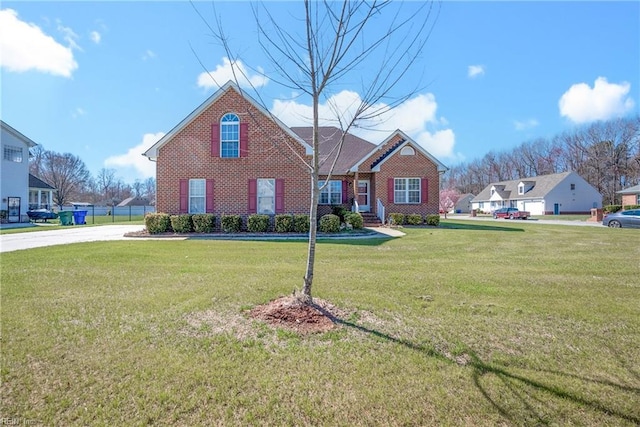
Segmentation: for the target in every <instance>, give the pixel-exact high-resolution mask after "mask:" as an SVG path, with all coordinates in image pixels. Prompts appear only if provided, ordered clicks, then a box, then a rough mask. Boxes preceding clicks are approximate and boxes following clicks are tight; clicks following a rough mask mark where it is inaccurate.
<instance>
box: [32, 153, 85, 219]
mask: <svg viewBox="0 0 640 427" xmlns="http://www.w3.org/2000/svg"><path fill="white" fill-rule="evenodd" d="M40 178H41V179H42V180H43V181H45V182H46V183H48V184H49V185H51V186H52V187H53V188H55V189H56V190H55V192H54V196H53V200H54V202H55V203H56V204H57V205H58V206H59V207H60V208H62V206H63V205H64V203H66V202H68V201H69V199H71V198H73V197H77V196H79V195H80V194H81V193H82V191H83V189H84V186H85V184H86V183H88V182H89V180H90V179H91V174H90V173H89V170H88V169H87V167H86V166H85V164H84V162H83V161H82V160H80V158H79V157H77V156H74V155H73V154H71V153H64V154H60V153H56V152H53V151H45V152H44V153H43V154H42V160H41V162H40Z"/></svg>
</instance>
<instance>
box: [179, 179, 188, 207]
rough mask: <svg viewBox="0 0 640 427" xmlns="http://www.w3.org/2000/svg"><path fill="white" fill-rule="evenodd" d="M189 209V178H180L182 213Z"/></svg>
mask: <svg viewBox="0 0 640 427" xmlns="http://www.w3.org/2000/svg"><path fill="white" fill-rule="evenodd" d="M188 211H189V180H186V179H181V180H180V213H181V214H183V213H187V212H188Z"/></svg>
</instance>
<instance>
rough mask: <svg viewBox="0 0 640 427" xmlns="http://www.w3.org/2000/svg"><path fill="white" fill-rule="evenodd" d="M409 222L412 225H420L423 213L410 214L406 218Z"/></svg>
mask: <svg viewBox="0 0 640 427" xmlns="http://www.w3.org/2000/svg"><path fill="white" fill-rule="evenodd" d="M406 221H407V224H410V225H420V224H422V215H420V214H409V215H407V218H406Z"/></svg>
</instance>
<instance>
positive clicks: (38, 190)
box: [29, 174, 55, 210]
mask: <svg viewBox="0 0 640 427" xmlns="http://www.w3.org/2000/svg"><path fill="white" fill-rule="evenodd" d="M54 191H55V188H53V187H52V186H50V185H49V184H47V183H46V182H44V181H43V180H41V179H40V178H38V177H37V176H35V175H31V174H29V210H32V209H47V210H50V209H52V208H53V192H54Z"/></svg>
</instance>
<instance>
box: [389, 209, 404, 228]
mask: <svg viewBox="0 0 640 427" xmlns="http://www.w3.org/2000/svg"><path fill="white" fill-rule="evenodd" d="M389 218H390V219H391V224H392V225H402V224H404V214H401V213H397V212H392V213H390V214H389Z"/></svg>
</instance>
